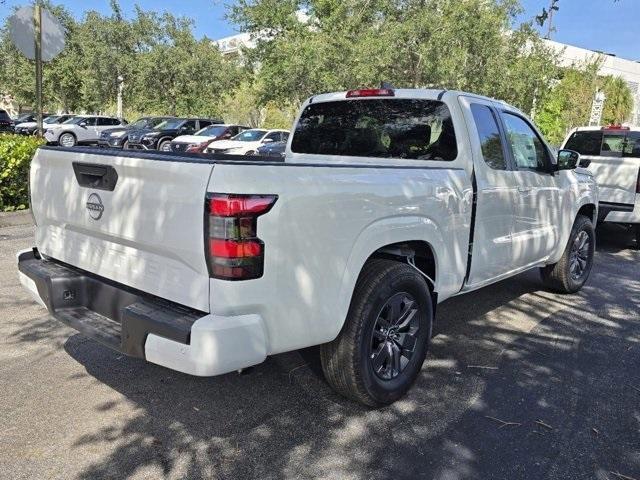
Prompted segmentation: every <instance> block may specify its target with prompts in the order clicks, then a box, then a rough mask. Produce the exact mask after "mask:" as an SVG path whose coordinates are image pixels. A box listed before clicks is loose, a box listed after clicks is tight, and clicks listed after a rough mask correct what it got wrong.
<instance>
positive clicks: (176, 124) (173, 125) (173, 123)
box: [154, 118, 186, 130]
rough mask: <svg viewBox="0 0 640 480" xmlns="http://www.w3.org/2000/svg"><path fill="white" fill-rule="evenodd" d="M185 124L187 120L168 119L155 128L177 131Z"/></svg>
mask: <svg viewBox="0 0 640 480" xmlns="http://www.w3.org/2000/svg"><path fill="white" fill-rule="evenodd" d="M185 122H186V120H183V119H181V118H168V119H166V120H163V121H162V122H160V123H159V124H157V125H156V126H155V127H154V128H155V129H156V130H175V129H177V128H180V127H181V126H182V125H183V124H184V123H185Z"/></svg>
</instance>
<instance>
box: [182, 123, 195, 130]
mask: <svg viewBox="0 0 640 480" xmlns="http://www.w3.org/2000/svg"><path fill="white" fill-rule="evenodd" d="M182 130H184V131H185V132H195V131H196V121H195V120H189V121H188V122H186V123H185V124H184V125H183V126H182Z"/></svg>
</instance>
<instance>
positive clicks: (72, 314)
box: [18, 250, 267, 376]
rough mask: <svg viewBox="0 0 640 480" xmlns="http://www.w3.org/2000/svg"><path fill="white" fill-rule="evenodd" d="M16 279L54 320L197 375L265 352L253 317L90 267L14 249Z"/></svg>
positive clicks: (259, 358) (255, 359) (252, 361)
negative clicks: (218, 311)
mask: <svg viewBox="0 0 640 480" xmlns="http://www.w3.org/2000/svg"><path fill="white" fill-rule="evenodd" d="M18 271H19V277H20V282H21V283H22V285H23V286H24V287H25V288H26V289H27V290H29V292H31V294H32V295H33V297H34V299H35V300H36V301H37V302H38V303H40V304H41V305H43V306H45V307H46V308H47V310H49V313H50V314H51V315H52V316H53V317H54V318H56V319H57V320H59V321H61V322H63V323H65V324H67V325H69V326H70V327H72V328H74V329H76V330H78V331H79V332H80V333H82V334H84V335H85V336H88V337H90V338H93V339H94V340H96V341H98V342H100V343H102V344H103V345H106V346H107V347H109V348H112V349H114V350H117V351H119V352H122V353H124V354H126V355H130V356H133V357H138V358H144V359H146V360H148V361H150V362H152V363H156V364H158V365H162V366H164V367H167V368H171V369H173V370H177V371H180V372H183V373H187V374H190V375H197V376H213V375H220V374H223V373H228V372H231V371H234V370H238V369H241V368H246V367H249V366H251V365H256V364H258V363H261V362H263V361H264V359H265V358H266V352H267V348H266V335H265V330H264V327H263V324H262V320H261V318H260V317H259V316H258V315H242V316H236V317H221V316H216V315H210V314H206V313H204V312H200V311H197V310H193V309H191V308H188V307H184V306H182V305H178V304H176V303H173V302H169V301H167V300H163V299H159V298H157V297H153V296H150V295H147V294H144V293H143V292H139V291H137V290H134V289H131V288H129V287H126V286H124V285H121V284H117V283H115V282H112V281H109V280H107V279H104V278H101V277H98V276H96V275H93V274H91V273H89V272H85V271H82V270H79V269H77V268H74V267H71V266H68V265H65V264H62V263H59V262H56V261H55V260H50V259H46V260H45V259H42V258H40V256H39V254H38V253H37V251H35V250H26V251H23V252H19V253H18Z"/></svg>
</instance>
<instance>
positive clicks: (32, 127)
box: [15, 114, 75, 135]
mask: <svg viewBox="0 0 640 480" xmlns="http://www.w3.org/2000/svg"><path fill="white" fill-rule="evenodd" d="M73 117H75V115H71V114H63V115H49V116H48V117H45V118H43V119H42V127H43V129H44V130H46V129H47V128H49V127H50V126H52V125H58V124H62V123H64V122H66V121H68V120H70V119H72V118H73ZM37 130H38V122H23V123H19V124H17V125H16V126H15V131H16V133H17V134H19V135H34V134H35V133H37Z"/></svg>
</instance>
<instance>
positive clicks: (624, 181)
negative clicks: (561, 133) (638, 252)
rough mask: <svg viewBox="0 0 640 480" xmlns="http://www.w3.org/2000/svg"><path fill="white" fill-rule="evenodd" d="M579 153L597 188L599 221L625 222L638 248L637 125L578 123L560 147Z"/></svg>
mask: <svg viewBox="0 0 640 480" xmlns="http://www.w3.org/2000/svg"><path fill="white" fill-rule="evenodd" d="M563 148H568V149H571V150H575V151H576V152H578V153H580V155H581V156H582V159H583V162H587V163H588V165H587V164H586V163H585V166H587V168H588V169H589V170H590V171H591V172H593V176H594V178H595V180H596V182H597V183H598V187H599V189H600V195H599V196H600V208H599V211H600V216H599V220H600V221H601V222H609V223H619V224H624V225H629V226H630V227H631V228H633V229H634V230H635V234H636V235H635V236H636V247H637V248H640V128H638V127H621V126H617V125H614V126H609V127H580V128H576V129H574V130H573V131H572V132H571V133H569V135H568V136H567V138H566V140H565V142H564V147H563Z"/></svg>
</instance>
